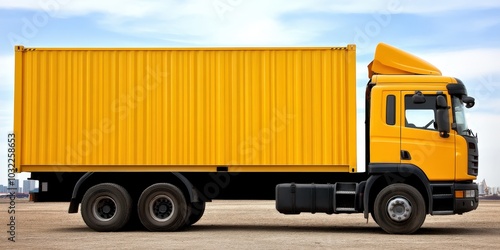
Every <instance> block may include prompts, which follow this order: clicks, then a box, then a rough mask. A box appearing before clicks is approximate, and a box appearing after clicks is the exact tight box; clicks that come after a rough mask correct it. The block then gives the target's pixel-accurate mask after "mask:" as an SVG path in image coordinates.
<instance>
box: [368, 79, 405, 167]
mask: <svg viewBox="0 0 500 250" xmlns="http://www.w3.org/2000/svg"><path fill="white" fill-rule="evenodd" d="M400 94H401V91H399V90H398V89H395V88H394V87H392V86H387V85H382V84H380V86H377V88H373V89H372V93H371V100H372V103H377V104H379V103H380V104H382V105H371V106H370V108H371V111H370V116H371V118H370V141H369V143H370V162H380V163H382V162H383V163H399V162H400V151H401V127H400V126H401V123H400V121H399V119H396V120H395V124H394V125H389V124H387V123H386V110H387V109H386V105H387V101H386V100H387V96H388V95H393V96H394V97H395V98H396V103H395V108H396V118H397V117H398V114H399V112H401V106H400V105H399V100H400V98H401V97H400Z"/></svg>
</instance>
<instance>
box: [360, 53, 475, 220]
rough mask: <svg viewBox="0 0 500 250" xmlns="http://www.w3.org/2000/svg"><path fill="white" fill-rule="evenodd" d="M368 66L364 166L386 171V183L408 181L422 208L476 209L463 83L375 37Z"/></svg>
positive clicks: (439, 210)
mask: <svg viewBox="0 0 500 250" xmlns="http://www.w3.org/2000/svg"><path fill="white" fill-rule="evenodd" d="M368 68H369V77H370V82H369V83H368V85H367V91H366V98H367V100H366V121H367V126H366V134H367V136H366V138H367V142H366V147H367V150H366V152H367V154H366V162H367V166H366V167H367V172H368V173H369V174H372V175H374V176H376V175H377V174H381V173H391V174H394V175H393V176H391V177H390V178H387V177H386V178H385V179H386V180H385V181H386V182H391V181H392V182H396V183H397V182H400V181H401V180H405V182H410V183H412V186H414V187H416V188H417V189H420V190H419V191H420V193H422V194H423V195H424V200H426V201H427V202H426V203H427V207H426V210H427V211H426V212H427V213H428V214H432V215H437V214H461V213H464V212H468V211H471V210H474V209H476V208H477V205H478V190H477V185H476V184H475V183H473V180H475V179H476V177H477V174H478V147H477V136H476V135H474V133H473V132H472V130H471V129H469V128H468V126H467V121H466V115H465V112H466V108H472V107H473V106H474V98H472V97H470V96H468V95H467V90H466V87H465V85H464V84H463V83H462V82H461V81H460V80H459V79H457V78H453V77H448V76H442V74H441V71H440V70H439V69H437V68H436V67H435V66H433V65H431V64H430V63H428V62H426V61H424V60H422V59H420V58H417V57H415V56H413V55H410V54H408V53H406V52H404V51H401V50H399V49H397V48H394V47H392V46H389V45H387V44H383V43H381V44H379V45H378V47H377V49H376V52H375V57H374V60H373V62H372V63H371V64H370V65H369V67H368ZM369 182H370V181H369ZM419 183H421V184H419ZM386 184H389V183H386ZM372 191H373V190H372ZM425 196H427V197H425ZM393 199H397V198H393ZM369 202H370V203H369V204H373V203H372V202H374V201H369ZM389 203H390V200H389ZM389 214H391V213H390V212H389ZM396 214H397V213H396ZM365 216H366V211H365ZM391 220H392V222H398V219H397V218H394V217H393V218H392V219H391ZM391 220H389V221H391Z"/></svg>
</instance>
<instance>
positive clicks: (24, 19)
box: [0, 0, 500, 186]
mask: <svg viewBox="0 0 500 250" xmlns="http://www.w3.org/2000/svg"><path fill="white" fill-rule="evenodd" d="M379 42H385V43H388V44H391V45H394V46H396V47H399V48H401V49H403V50H406V51H408V52H411V53H412V54H415V55H417V56H419V57H421V58H423V59H425V60H427V61H429V62H431V63H432V64H434V65H435V66H437V67H438V68H439V69H440V70H441V71H442V73H443V75H448V76H453V77H457V78H459V79H461V80H462V81H463V82H464V83H465V84H466V86H467V88H468V91H469V95H470V96H473V97H475V98H476V106H475V107H474V108H473V109H468V110H467V112H468V114H467V119H468V124H469V127H470V128H471V129H472V130H473V131H474V132H477V133H478V135H479V155H480V156H479V161H480V169H479V176H478V181H482V180H483V179H486V182H487V184H488V185H489V186H500V170H498V169H496V163H497V162H498V160H497V158H496V154H498V152H497V151H498V149H500V146H499V143H498V142H500V133H499V132H498V131H496V129H498V125H497V123H500V111H499V109H498V107H500V59H499V58H500V1H498V0H476V1H465V0H442V1H431V0H421V1H410V0H382V1H368V0H366V1H352V0H349V1H346V0H309V1H291V0H286V1H285V0H273V1H269V0H252V1H250V0H197V1H195V0H186V1H179V0H170V1H168V0H167V1H160V0H144V1H131V0H106V1H103V0H100V1H97V0H87V1H77V0H24V1H8V0H0V162H3V163H4V164H0V177H1V178H0V184H3V185H5V184H6V183H7V177H6V176H7V149H8V148H7V134H8V133H9V132H11V131H12V130H13V110H14V107H13V93H14V45H24V46H27V47H209V46H231V47H234V46H346V45H347V44H356V45H357V52H356V53H357V65H356V67H357V105H358V106H357V109H358V121H357V127H358V145H357V147H358V170H361V171H363V170H364V167H363V165H364V139H363V137H364V132H363V126H364V98H363V95H364V88H365V85H366V82H367V81H368V76H367V69H366V66H367V64H368V63H369V62H370V61H371V60H372V57H373V53H374V50H375V47H376V45H377V44H378V43H379ZM28 176H29V174H26V173H23V174H19V175H18V177H19V178H21V179H25V178H27V177H28Z"/></svg>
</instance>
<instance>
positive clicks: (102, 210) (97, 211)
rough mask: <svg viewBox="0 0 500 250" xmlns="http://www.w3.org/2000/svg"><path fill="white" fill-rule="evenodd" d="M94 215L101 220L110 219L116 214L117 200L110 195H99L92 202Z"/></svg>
mask: <svg viewBox="0 0 500 250" xmlns="http://www.w3.org/2000/svg"><path fill="white" fill-rule="evenodd" d="M92 212H93V214H94V217H95V218H96V219H98V220H100V221H109V220H111V219H113V218H114V217H115V215H116V202H115V200H114V199H113V198H111V197H110V196H101V197H98V198H97V199H96V200H95V201H94V203H93V204H92Z"/></svg>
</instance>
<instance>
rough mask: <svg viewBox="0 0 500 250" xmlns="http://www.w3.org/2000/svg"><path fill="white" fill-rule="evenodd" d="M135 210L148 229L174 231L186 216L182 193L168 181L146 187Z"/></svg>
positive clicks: (185, 205)
mask: <svg viewBox="0 0 500 250" xmlns="http://www.w3.org/2000/svg"><path fill="white" fill-rule="evenodd" d="M137 212H138V214H139V219H140V220H141V223H142V225H144V227H146V228H147V229H148V230H150V231H176V230H177V229H179V228H181V227H182V226H183V225H185V223H186V220H187V218H188V208H187V204H186V200H185V198H184V195H183V194H182V192H181V191H180V190H179V189H178V188H177V187H176V186H174V185H171V184H168V183H157V184H154V185H151V186H150V187H148V188H146V190H144V192H142V194H141V197H140V198H139V202H138V204H137Z"/></svg>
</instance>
